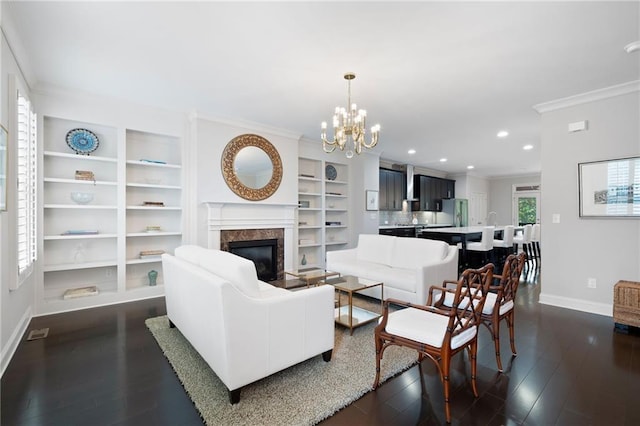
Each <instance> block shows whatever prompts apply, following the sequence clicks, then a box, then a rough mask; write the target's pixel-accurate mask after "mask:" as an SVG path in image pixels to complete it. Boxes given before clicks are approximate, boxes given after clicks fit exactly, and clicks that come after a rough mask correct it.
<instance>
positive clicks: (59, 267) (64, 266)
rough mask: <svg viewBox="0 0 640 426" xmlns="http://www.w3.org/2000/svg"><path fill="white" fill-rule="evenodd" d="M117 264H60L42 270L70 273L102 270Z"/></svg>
mask: <svg viewBox="0 0 640 426" xmlns="http://www.w3.org/2000/svg"><path fill="white" fill-rule="evenodd" d="M117 264H118V262H117V261H115V260H104V261H97V262H82V263H61V264H58V265H44V268H43V270H44V272H53V271H71V270H74V269H89V268H104V267H106V266H116V265H117Z"/></svg>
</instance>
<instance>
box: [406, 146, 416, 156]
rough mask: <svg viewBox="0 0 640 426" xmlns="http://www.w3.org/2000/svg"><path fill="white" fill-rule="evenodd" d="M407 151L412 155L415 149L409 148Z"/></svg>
mask: <svg viewBox="0 0 640 426" xmlns="http://www.w3.org/2000/svg"><path fill="white" fill-rule="evenodd" d="M407 153H408V154H411V155H413V154H415V153H416V150H415V149H413V148H411V149H410V150H409V151H407Z"/></svg>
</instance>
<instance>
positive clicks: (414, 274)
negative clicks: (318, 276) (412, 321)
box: [327, 234, 458, 304]
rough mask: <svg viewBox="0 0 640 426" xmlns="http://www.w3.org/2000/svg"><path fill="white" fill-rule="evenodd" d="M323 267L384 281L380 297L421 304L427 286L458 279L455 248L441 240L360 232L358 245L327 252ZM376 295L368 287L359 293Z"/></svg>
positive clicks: (427, 291) (425, 294)
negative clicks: (382, 295) (325, 263)
mask: <svg viewBox="0 0 640 426" xmlns="http://www.w3.org/2000/svg"><path fill="white" fill-rule="evenodd" d="M327 269H328V270H330V271H335V272H340V273H341V274H342V275H355V276H357V277H360V278H368V279H371V280H378V281H382V282H383V283H384V298H385V299H388V298H394V299H400V300H403V301H406V302H410V303H419V304H424V303H426V301H427V297H428V295H429V287H430V286H432V285H441V284H442V281H444V280H457V279H458V249H457V247H456V246H450V245H449V244H447V243H446V242H444V241H436V240H427V239H424V238H411V237H394V236H389V235H373V234H361V235H360V236H359V239H358V247H357V248H354V249H347V250H334V251H328V252H327ZM363 293H365V294H367V295H369V296H372V297H376V298H380V292H379V291H377V290H376V289H372V290H371V291H370V292H363Z"/></svg>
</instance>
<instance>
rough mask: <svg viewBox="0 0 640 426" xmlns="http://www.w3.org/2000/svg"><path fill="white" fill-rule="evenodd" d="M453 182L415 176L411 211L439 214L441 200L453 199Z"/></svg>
mask: <svg viewBox="0 0 640 426" xmlns="http://www.w3.org/2000/svg"><path fill="white" fill-rule="evenodd" d="M455 182H456V181H454V180H450V179H442V178H437V177H433V176H424V175H415V176H414V177H413V197H414V198H415V199H416V201H414V202H413V203H412V204H411V208H412V210H414V211H415V210H421V211H428V212H441V211H442V200H444V199H449V198H453V197H455Z"/></svg>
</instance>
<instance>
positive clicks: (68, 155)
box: [44, 151, 118, 163]
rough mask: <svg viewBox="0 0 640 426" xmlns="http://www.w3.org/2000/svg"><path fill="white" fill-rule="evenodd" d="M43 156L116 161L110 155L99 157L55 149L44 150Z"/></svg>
mask: <svg viewBox="0 0 640 426" xmlns="http://www.w3.org/2000/svg"><path fill="white" fill-rule="evenodd" d="M44 156H45V157H58V158H69V159H73V160H83V161H86V160H88V161H103V162H107V163H116V162H118V159H117V158H111V157H100V156H97V155H79V154H72V153H67V152H56V151H45V152H44Z"/></svg>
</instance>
